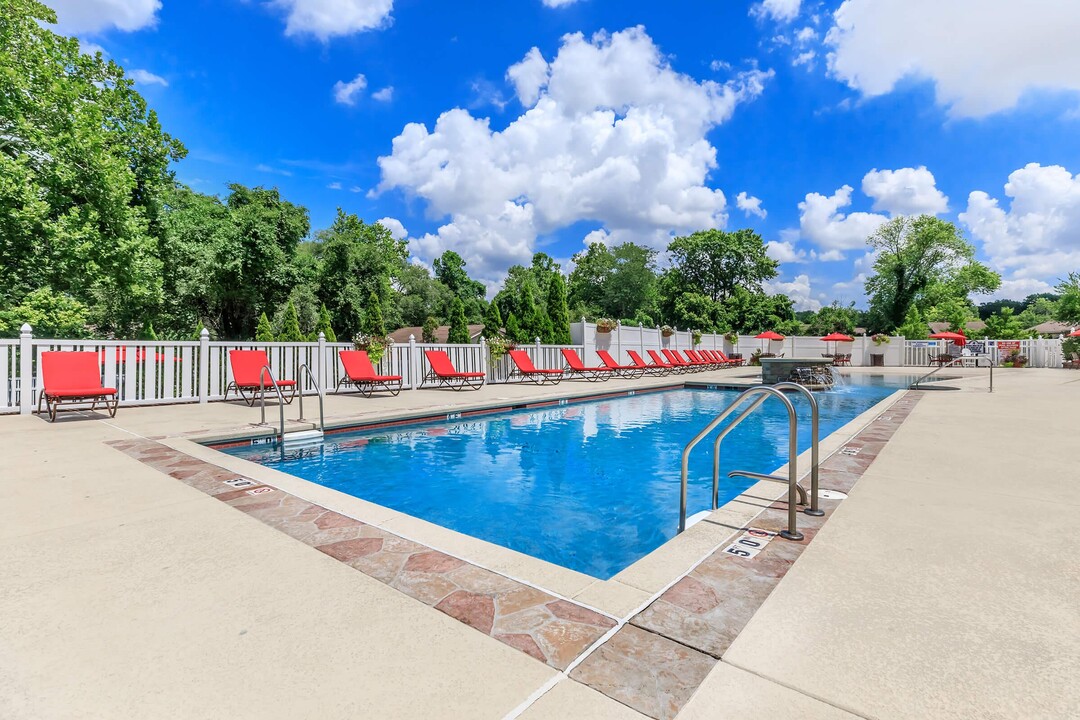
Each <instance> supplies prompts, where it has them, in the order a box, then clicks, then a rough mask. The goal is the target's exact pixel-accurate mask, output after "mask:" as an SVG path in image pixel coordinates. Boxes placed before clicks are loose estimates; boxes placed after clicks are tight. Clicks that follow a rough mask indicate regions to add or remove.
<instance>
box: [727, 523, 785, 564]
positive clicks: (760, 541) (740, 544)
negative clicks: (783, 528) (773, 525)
mask: <svg viewBox="0 0 1080 720" xmlns="http://www.w3.org/2000/svg"><path fill="white" fill-rule="evenodd" d="M774 535H776V533H773V532H769V531H768V530H761V529H759V528H749V529H747V531H746V532H744V533H743V534H742V535H740V536H739V537H738V538H737V539H736V540H735V542H733V543H731V544H730V545H728V546H727V547H726V548H724V552H725V553H727V554H728V555H734V556H735V557H741V558H747V559H750V558H752V557H754V556H755V555H757V554H758V553H759V552H761V551H762V550H764V549H765V546H766V545H768V544H769V541H770V540H772V539H773V536H774Z"/></svg>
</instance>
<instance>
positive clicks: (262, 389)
mask: <svg viewBox="0 0 1080 720" xmlns="http://www.w3.org/2000/svg"><path fill="white" fill-rule="evenodd" d="M267 377H269V378H270V385H271V386H272V387H273V388H274V392H276V393H277V396H278V415H279V416H280V420H281V434H280V435H278V439H279V440H281V441H284V440H285V396H284V395H283V394H282V393H281V388H280V387H278V384H277V380H275V379H274V371H273V370H271V369H270V366H269V365H263V366H262V369H260V370H259V395H260V396H261V397H262V420H261V421H260V422H259V424H260V425H265V424H266V378H267Z"/></svg>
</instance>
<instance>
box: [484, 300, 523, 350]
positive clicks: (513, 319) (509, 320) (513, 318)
mask: <svg viewBox="0 0 1080 720" xmlns="http://www.w3.org/2000/svg"><path fill="white" fill-rule="evenodd" d="M492 304H494V303H492ZM506 337H508V338H509V339H511V340H513V341H514V342H528V341H527V340H522V337H523V335H522V332H521V325H520V324H519V323H518V319H517V315H515V314H514V313H513V312H512V311H511V313H510V314H509V315H507V316H506Z"/></svg>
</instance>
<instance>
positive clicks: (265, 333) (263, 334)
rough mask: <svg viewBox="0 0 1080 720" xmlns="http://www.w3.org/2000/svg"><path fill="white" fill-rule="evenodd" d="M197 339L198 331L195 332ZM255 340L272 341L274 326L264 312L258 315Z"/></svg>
mask: <svg viewBox="0 0 1080 720" xmlns="http://www.w3.org/2000/svg"><path fill="white" fill-rule="evenodd" d="M196 339H198V333H196ZM255 341H256V342H274V326H273V325H271V324H270V318H268V317H266V313H263V314H262V315H260V316H259V325H258V327H256V328H255Z"/></svg>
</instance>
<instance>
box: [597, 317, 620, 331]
mask: <svg viewBox="0 0 1080 720" xmlns="http://www.w3.org/2000/svg"><path fill="white" fill-rule="evenodd" d="M617 324H618V323H616V322H615V321H614V320H612V319H611V318H600V319H598V320H597V321H596V332H598V333H609V332H611V331H612V330H614V329H615V326H616V325H617Z"/></svg>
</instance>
